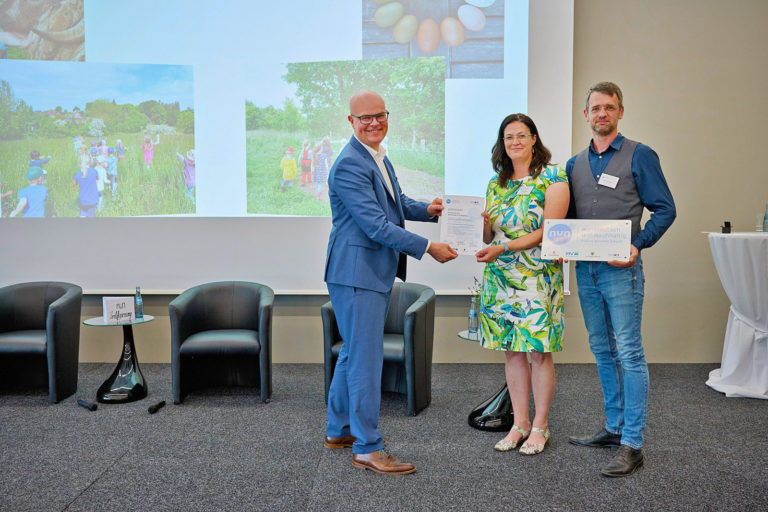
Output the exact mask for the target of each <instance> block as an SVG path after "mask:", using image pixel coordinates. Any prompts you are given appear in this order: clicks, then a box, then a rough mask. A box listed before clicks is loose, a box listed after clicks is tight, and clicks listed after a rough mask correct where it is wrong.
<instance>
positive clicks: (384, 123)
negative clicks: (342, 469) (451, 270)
mask: <svg viewBox="0 0 768 512" xmlns="http://www.w3.org/2000/svg"><path fill="white" fill-rule="evenodd" d="M349 111H350V115H349V116H348V117H347V119H348V120H349V122H350V124H351V125H352V128H353V130H354V136H353V137H352V138H351V139H350V141H349V144H347V145H346V146H345V147H344V149H342V150H341V153H339V157H338V158H337V159H336V162H334V164H333V167H332V168H331V172H330V175H329V177H328V196H329V198H330V201H331V211H332V219H333V227H332V229H331V235H330V239H329V240H328V255H327V260H326V264H325V282H326V283H327V286H328V294H329V295H330V297H331V303H332V304H333V309H334V310H335V312H336V322H337V324H338V327H339V332H340V333H341V337H342V339H343V340H344V344H343V346H342V348H341V352H340V353H339V358H338V360H337V361H336V369H335V371H334V374H333V380H332V381H331V387H330V390H329V393H328V426H327V428H326V435H325V446H326V447H328V448H343V447H350V446H351V447H352V453H353V454H352V465H353V466H355V467H358V468H363V469H370V470H372V471H375V472H377V473H383V474H395V475H403V474H408V473H413V472H414V471H416V468H415V467H414V466H413V465H412V464H408V463H404V462H400V461H398V460H397V459H396V458H395V457H394V456H392V455H391V454H390V453H389V452H388V451H387V449H386V448H385V446H384V441H383V439H382V437H381V432H379V429H378V423H379V406H380V403H381V372H382V365H383V361H384V354H383V350H384V321H385V319H386V315H387V307H388V305H389V294H390V292H391V290H392V284H393V283H394V281H395V276H397V277H399V278H400V279H402V280H405V267H406V256H412V257H414V258H417V259H421V257H422V256H423V255H424V253H429V255H430V256H432V257H433V258H434V259H435V260H437V261H439V262H440V263H444V262H446V261H449V260H452V259H453V258H455V257H456V256H457V254H456V252H455V251H453V249H451V248H450V246H448V245H447V244H444V243H439V242H430V241H429V240H427V239H426V238H424V237H422V236H419V235H417V234H415V233H411V232H409V231H406V230H405V221H406V219H407V220H419V221H424V222H436V221H437V217H438V216H440V215H441V213H442V210H443V205H442V200H440V199H435V200H434V201H432V203H429V204H427V203H422V202H419V201H414V200H413V199H410V198H409V197H407V196H406V195H405V194H403V192H402V191H401V190H400V186H399V184H398V182H397V177H396V176H395V170H394V168H393V167H392V164H391V163H390V162H389V159H388V158H387V157H386V150H385V149H384V148H383V147H381V141H382V140H384V137H385V136H386V135H387V129H388V127H389V125H388V117H389V112H387V109H386V106H385V105H384V100H383V99H382V98H381V96H379V95H378V94H376V93H375V92H373V91H360V92H358V93H356V94H355V95H354V96H352V99H351V100H350V102H349Z"/></svg>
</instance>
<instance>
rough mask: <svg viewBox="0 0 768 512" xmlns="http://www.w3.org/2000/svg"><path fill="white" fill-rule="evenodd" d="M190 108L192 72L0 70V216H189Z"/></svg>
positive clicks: (34, 65) (29, 66)
mask: <svg viewBox="0 0 768 512" xmlns="http://www.w3.org/2000/svg"><path fill="white" fill-rule="evenodd" d="M193 100H194V98H193V88H192V67H191V66H165V65H136V64H102V63H99V64H92V63H74V62H42V61H21V60H3V61H0V162H2V164H3V165H2V166H0V183H3V188H2V191H0V195H2V204H1V205H0V209H1V210H2V216H3V217H9V216H10V217H130V216H149V215H183V214H194V213H195V197H196V196H195V192H196V191H195V179H196V176H195V151H194V147H195V137H194V126H195V125H194V112H193V110H192V107H193ZM9 192H10V194H9Z"/></svg>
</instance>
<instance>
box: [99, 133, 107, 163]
mask: <svg viewBox="0 0 768 512" xmlns="http://www.w3.org/2000/svg"><path fill="white" fill-rule="evenodd" d="M108 149H109V148H108V147H107V139H102V138H99V153H101V156H103V157H104V159H105V160H106V158H107V157H108V156H109V152H108Z"/></svg>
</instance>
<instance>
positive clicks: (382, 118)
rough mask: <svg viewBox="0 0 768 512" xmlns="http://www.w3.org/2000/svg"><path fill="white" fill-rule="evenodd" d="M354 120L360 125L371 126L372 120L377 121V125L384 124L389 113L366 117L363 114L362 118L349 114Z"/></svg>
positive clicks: (366, 115)
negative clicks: (357, 120)
mask: <svg viewBox="0 0 768 512" xmlns="http://www.w3.org/2000/svg"><path fill="white" fill-rule="evenodd" d="M349 115H351V116H352V117H354V118H355V119H359V120H360V123H362V124H371V123H372V122H373V120H374V119H376V121H378V122H379V123H386V122H387V118H389V111H387V110H385V111H384V112H379V113H378V114H373V115H368V114H364V115H362V116H356V115H355V114H349Z"/></svg>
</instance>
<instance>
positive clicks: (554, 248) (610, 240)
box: [541, 219, 632, 261]
mask: <svg viewBox="0 0 768 512" xmlns="http://www.w3.org/2000/svg"><path fill="white" fill-rule="evenodd" d="M631 241H632V221H631V220H627V219H616V220H589V219H545V220H544V233H543V236H542V240H541V258H542V259H545V260H553V259H556V258H565V259H567V260H582V261H613V260H618V261H629V246H630V243H631Z"/></svg>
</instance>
